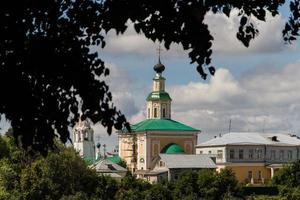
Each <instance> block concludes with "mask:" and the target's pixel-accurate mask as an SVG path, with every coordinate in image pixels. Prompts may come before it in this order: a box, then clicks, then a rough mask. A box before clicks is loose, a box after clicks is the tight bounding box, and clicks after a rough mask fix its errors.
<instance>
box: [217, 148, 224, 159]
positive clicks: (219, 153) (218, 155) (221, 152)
mask: <svg viewBox="0 0 300 200" xmlns="http://www.w3.org/2000/svg"><path fill="white" fill-rule="evenodd" d="M217 158H218V159H223V151H222V150H218V151H217Z"/></svg>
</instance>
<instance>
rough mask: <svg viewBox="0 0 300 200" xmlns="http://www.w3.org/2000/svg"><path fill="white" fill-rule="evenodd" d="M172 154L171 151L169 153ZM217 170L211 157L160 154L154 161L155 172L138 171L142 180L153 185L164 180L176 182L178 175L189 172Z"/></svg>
mask: <svg viewBox="0 0 300 200" xmlns="http://www.w3.org/2000/svg"><path fill="white" fill-rule="evenodd" d="M169 152H170V151H169ZM202 169H212V170H214V169H216V164H215V162H214V161H213V159H212V158H211V157H210V156H209V155H196V154H188V155H187V154H167V153H163V154H159V155H158V156H157V157H156V158H155V160H154V166H153V170H151V171H148V172H144V171H141V172H140V171H137V172H136V173H137V174H140V177H141V178H144V179H146V180H148V181H150V182H151V183H155V182H160V181H161V180H163V179H166V180H169V181H171V180H176V179H177V178H178V175H179V174H180V173H182V172H184V171H187V170H195V171H199V170H202Z"/></svg>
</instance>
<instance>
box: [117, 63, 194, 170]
mask: <svg viewBox="0 0 300 200" xmlns="http://www.w3.org/2000/svg"><path fill="white" fill-rule="evenodd" d="M164 69H165V67H164V65H162V64H161V62H160V59H159V62H158V64H156V65H155V66H154V70H155V71H156V75H155V77H154V79H153V89H152V92H151V93H150V94H149V95H148V97H147V119H146V120H144V121H141V122H139V123H137V124H134V125H132V126H131V129H132V132H131V133H129V132H127V130H123V131H121V132H119V156H120V157H121V158H123V159H124V160H125V161H126V162H127V165H128V167H129V169H130V170H131V171H133V172H134V171H136V170H145V171H149V170H151V167H152V166H153V163H154V159H155V158H156V157H157V156H158V154H159V153H162V152H163V151H164V150H165V149H166V148H168V146H171V145H172V144H176V145H177V146H179V147H180V148H181V149H182V150H183V151H184V153H186V154H195V145H196V144H197V134H198V133H199V132H200V131H199V130H197V129H194V128H192V127H190V126H187V125H185V124H182V123H180V122H177V121H174V120H172V119H171V101H172V99H171V97H170V95H169V94H168V93H167V92H166V91H165V78H164V77H163V76H162V72H163V71H164Z"/></svg>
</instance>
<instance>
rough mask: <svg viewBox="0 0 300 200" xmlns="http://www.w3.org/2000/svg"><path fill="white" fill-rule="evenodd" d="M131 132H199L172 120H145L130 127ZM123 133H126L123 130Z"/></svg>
mask: <svg viewBox="0 0 300 200" xmlns="http://www.w3.org/2000/svg"><path fill="white" fill-rule="evenodd" d="M131 130H132V132H142V131H191V132H197V131H199V130H197V129H194V128H192V127H190V126H187V125H185V124H182V123H180V122H177V121H174V120H172V119H146V120H144V121H141V122H139V123H137V124H134V125H131ZM123 132H127V131H126V130H123Z"/></svg>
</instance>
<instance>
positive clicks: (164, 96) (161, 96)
mask: <svg viewBox="0 0 300 200" xmlns="http://www.w3.org/2000/svg"><path fill="white" fill-rule="evenodd" d="M152 100H170V101H171V100H172V99H171V97H170V95H169V94H168V93H167V92H164V91H155V92H151V93H150V94H149V95H148V97H147V101H152Z"/></svg>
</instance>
